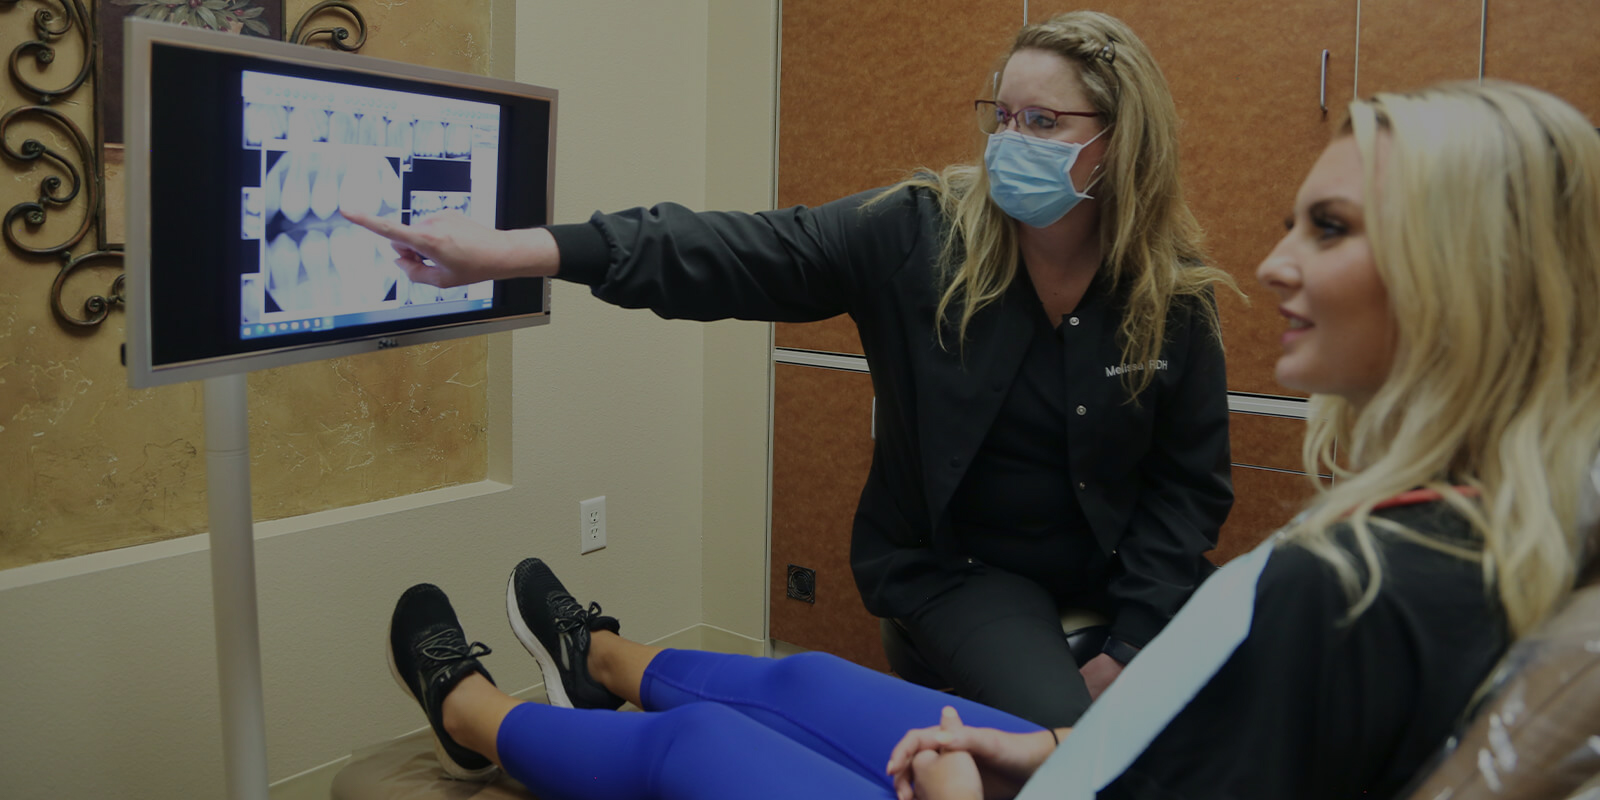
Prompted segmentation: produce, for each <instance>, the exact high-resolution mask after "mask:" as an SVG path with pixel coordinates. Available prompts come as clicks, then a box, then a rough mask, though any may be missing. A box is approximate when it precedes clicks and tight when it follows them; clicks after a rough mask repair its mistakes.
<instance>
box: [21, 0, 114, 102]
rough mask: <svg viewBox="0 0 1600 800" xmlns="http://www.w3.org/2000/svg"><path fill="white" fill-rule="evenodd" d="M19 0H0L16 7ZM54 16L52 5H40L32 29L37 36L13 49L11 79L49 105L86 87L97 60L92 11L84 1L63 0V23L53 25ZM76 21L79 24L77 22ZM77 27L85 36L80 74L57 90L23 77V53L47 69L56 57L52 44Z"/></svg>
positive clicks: (41, 67) (34, 16)
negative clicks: (46, 6)
mask: <svg viewBox="0 0 1600 800" xmlns="http://www.w3.org/2000/svg"><path fill="white" fill-rule="evenodd" d="M17 2H18V0H0V5H6V6H15V5H16V4H17ZM55 19H56V13H55V12H54V11H52V10H50V9H49V8H41V9H39V10H37V11H35V12H33V32H34V35H35V36H37V37H38V38H36V39H33V40H31V41H27V42H23V43H22V44H19V45H17V46H16V48H15V49H14V50H12V51H11V81H12V82H13V83H15V84H16V85H17V86H18V87H20V88H21V89H22V90H23V91H24V92H28V93H30V94H32V95H34V96H36V97H38V98H39V102H40V103H43V104H49V103H51V102H52V101H54V100H55V99H56V98H57V97H62V96H65V95H69V94H72V93H73V92H76V91H77V90H78V88H79V87H81V86H83V82H84V81H86V80H88V79H89V70H90V69H92V68H93V67H94V59H93V58H92V54H93V52H94V38H93V35H92V31H91V30H90V28H89V14H88V12H87V11H85V10H84V7H83V3H82V2H79V0H72V2H71V3H70V4H69V3H62V4H61V23H60V25H58V26H52V25H51V24H50V23H52V22H54V21H55ZM75 22H76V23H78V24H76V25H75V24H74V23H75ZM74 28H76V29H77V30H78V32H79V33H80V34H82V35H83V37H84V38H83V52H84V58H83V66H82V67H80V68H79V69H78V74H77V75H76V76H74V77H73V79H72V81H71V82H70V83H68V84H67V85H66V86H62V87H60V88H57V89H46V88H44V87H42V86H37V85H35V84H33V83H31V82H30V81H29V80H28V79H27V78H24V77H23V76H22V66H21V65H22V58H23V56H26V55H29V54H32V55H33V62H34V64H36V65H37V66H38V67H39V69H40V70H44V69H45V68H47V67H49V66H50V65H51V64H52V63H54V62H55V60H56V49H55V47H54V45H53V44H52V43H53V42H55V41H56V40H58V39H60V38H61V37H63V36H66V35H67V33H68V32H69V31H71V30H73V29H74Z"/></svg>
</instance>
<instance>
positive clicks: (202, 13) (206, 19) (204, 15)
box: [191, 6, 222, 31]
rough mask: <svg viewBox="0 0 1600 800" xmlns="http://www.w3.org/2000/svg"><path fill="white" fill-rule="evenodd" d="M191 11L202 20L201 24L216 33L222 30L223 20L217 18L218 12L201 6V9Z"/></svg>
mask: <svg viewBox="0 0 1600 800" xmlns="http://www.w3.org/2000/svg"><path fill="white" fill-rule="evenodd" d="M191 10H192V11H193V12H194V15H195V17H196V18H198V19H199V20H200V24H202V25H204V26H206V27H207V28H209V29H211V30H214V31H215V30H221V29H222V20H220V19H218V18H217V12H215V11H212V10H211V9H209V8H206V7H205V6H200V7H199V8H195V9H191Z"/></svg>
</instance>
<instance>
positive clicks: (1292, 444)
mask: <svg viewBox="0 0 1600 800" xmlns="http://www.w3.org/2000/svg"><path fill="white" fill-rule="evenodd" d="M1305 438H1306V421H1305V420H1303V419H1294V418H1292V417H1270V416H1266V415H1264V414H1243V413H1240V412H1237V411H1236V412H1234V413H1232V414H1229V415H1228V439H1229V444H1230V445H1231V446H1232V448H1233V463H1235V464H1243V465H1246V466H1252V467H1267V468H1268V469H1286V470H1291V471H1294V472H1299V471H1301V469H1303V465H1302V464H1301V463H1300V443H1301V442H1303V441H1305Z"/></svg>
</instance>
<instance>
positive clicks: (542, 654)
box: [506, 558, 623, 709]
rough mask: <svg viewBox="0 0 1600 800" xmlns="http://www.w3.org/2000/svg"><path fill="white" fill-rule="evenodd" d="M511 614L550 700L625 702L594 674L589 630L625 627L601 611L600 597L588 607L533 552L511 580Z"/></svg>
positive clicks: (584, 704)
mask: <svg viewBox="0 0 1600 800" xmlns="http://www.w3.org/2000/svg"><path fill="white" fill-rule="evenodd" d="M506 616H508V617H510V618H511V629H512V630H513V631H516V634H517V638H518V639H519V640H521V641H522V646H523V647H526V648H528V652H529V653H532V654H533V657H534V658H535V659H538V661H539V669H540V670H541V671H542V672H544V688H545V692H546V693H547V694H549V696H550V705H553V706H564V707H566V708H611V709H614V708H617V707H619V706H621V705H622V703H623V699H622V698H620V697H618V696H616V695H614V694H612V693H611V692H610V691H608V690H607V689H606V687H604V686H601V685H600V682H599V681H596V680H595V679H594V678H593V677H591V676H590V675H589V632H590V631H598V630H607V631H611V632H612V633H617V632H619V631H620V630H621V629H622V626H621V625H619V624H618V623H617V620H616V619H615V618H614V617H605V616H601V615H600V604H599V603H590V604H589V608H588V609H587V610H585V609H584V607H583V606H581V605H579V604H578V601H577V600H575V599H573V597H572V595H571V594H569V593H568V592H567V589H566V587H564V586H562V585H561V581H560V580H557V579H556V576H555V573H553V572H551V571H550V568H549V567H547V566H545V563H544V562H543V561H540V560H539V559H537V558H529V559H526V560H524V561H523V562H522V563H521V564H518V565H517V568H516V569H514V570H512V571H511V580H510V581H507V583H506Z"/></svg>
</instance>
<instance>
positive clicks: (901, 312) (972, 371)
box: [550, 188, 1233, 646]
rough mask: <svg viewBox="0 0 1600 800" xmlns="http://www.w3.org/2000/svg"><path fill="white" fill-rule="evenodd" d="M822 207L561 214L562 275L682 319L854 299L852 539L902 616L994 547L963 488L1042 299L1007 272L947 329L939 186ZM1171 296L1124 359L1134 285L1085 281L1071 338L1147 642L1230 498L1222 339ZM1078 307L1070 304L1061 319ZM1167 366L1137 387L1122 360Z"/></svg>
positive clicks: (789, 312) (1125, 605) (1084, 428)
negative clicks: (863, 449) (966, 518)
mask: <svg viewBox="0 0 1600 800" xmlns="http://www.w3.org/2000/svg"><path fill="white" fill-rule="evenodd" d="M874 194H875V193H866V194H860V195H855V196H852V197H848V198H845V199H843V200H838V201H835V202H832V203H828V204H825V205H822V206H818V207H816V208H806V207H796V208H789V209H782V210H777V211H766V212H761V213H759V214H742V213H723V212H703V213H694V212H691V211H689V210H688V209H686V208H683V207H682V206H678V205H674V204H664V205H660V206H655V207H653V208H649V209H644V208H639V209H633V210H631V211H625V212H622V213H620V214H610V215H606V214H596V215H595V216H594V217H593V218H592V219H591V220H590V221H589V222H588V223H587V224H578V225H556V226H552V227H551V228H550V232H551V233H552V234H553V235H554V236H555V239H556V242H557V245H558V246H559V248H560V250H561V272H560V275H559V277H561V278H563V279H566V280H571V281H576V282H579V283H584V284H588V285H589V286H590V287H591V288H592V291H593V293H594V295H595V296H596V297H598V298H600V299H601V300H605V301H607V302H610V303H614V304H616V305H620V306H625V307H629V308H650V309H652V310H654V311H655V312H656V313H657V314H659V315H661V316H663V317H669V318H685V319H700V320H709V319H724V318H730V317H731V318H738V319H758V320H770V321H787V322H804V321H812V320H820V319H826V318H828V317H832V316H835V315H837V314H841V313H847V314H849V315H850V316H851V318H852V319H854V321H855V323H856V328H857V330H858V331H859V332H860V334H861V342H862V346H863V347H864V349H865V352H866V357H867V364H868V366H869V368H870V369H871V374H872V384H873V389H874V391H875V392H876V394H877V401H878V438H877V440H876V442H875V443H874V448H873V459H872V467H871V470H870V471H869V473H868V476H867V484H866V486H865V488H863V489H862V493H861V502H860V505H859V506H858V507H857V510H856V517H855V524H854V535H853V537H852V539H851V553H850V555H851V565H852V567H853V570H854V572H855V578H856V585H857V588H859V589H860V591H861V596H862V599H863V601H864V602H865V604H866V607H867V610H868V611H870V612H871V613H873V614H876V615H878V616H881V617H907V616H911V612H912V611H913V610H914V609H916V608H918V607H920V606H921V605H922V604H923V603H925V602H926V601H927V600H928V599H929V598H931V597H933V596H934V595H936V594H938V593H939V592H941V591H943V590H945V589H947V588H949V587H952V586H954V585H956V584H957V583H958V582H959V581H960V580H961V576H962V575H963V574H964V573H965V572H967V571H969V570H974V569H982V568H983V567H982V566H981V564H968V563H967V561H966V558H965V557H964V556H963V554H962V553H961V552H960V548H959V546H958V543H957V541H956V537H955V536H954V534H953V524H952V520H951V517H950V513H949V511H950V500H951V496H952V495H953V494H954V493H955V490H956V487H957V486H959V485H960V484H961V481H962V479H963V478H964V477H965V475H966V472H967V467H968V465H969V464H971V463H972V460H973V457H974V456H975V455H976V454H977V452H978V448H979V446H980V445H981V444H982V442H983V440H984V438H985V436H986V434H987V433H988V431H989V429H990V426H991V423H992V422H993V421H994V419H995V417H996V415H997V414H998V413H999V411H1000V406H1001V403H1002V402H1003V401H1004V399H1005V396H1006V390H1007V389H1008V388H1009V387H1010V386H1011V385H1012V383H1013V382H1014V380H1015V378H1016V375H1017V371H1018V369H1019V367H1020V365H1021V363H1022V360H1023V356H1024V354H1025V353H1026V352H1027V349H1028V344H1029V342H1030V340H1031V339H1032V333H1033V330H1034V329H1033V323H1032V320H1033V316H1034V315H1036V314H1037V313H1038V311H1037V308H1038V306H1039V300H1038V297H1037V296H1035V295H1033V293H1032V292H1026V293H1024V292H1023V291H1021V290H1020V288H1019V283H1020V282H1017V283H1014V284H1013V286H1012V287H1011V291H1008V292H1007V293H1006V294H1005V295H1004V296H1003V297H1002V298H1001V299H1000V300H998V301H996V302H995V303H994V304H992V305H990V306H987V307H985V308H984V309H983V310H981V311H980V312H979V313H978V314H976V315H975V316H974V317H973V319H972V322H971V325H970V327H969V329H968V335H967V341H966V342H965V344H964V347H963V346H958V345H957V344H956V343H955V342H954V339H955V333H954V331H951V332H949V333H948V334H947V336H946V340H947V341H950V342H951V346H950V347H949V348H943V347H940V346H939V344H938V343H937V341H936V340H935V335H934V310H935V308H936V307H937V305H938V302H939V298H940V295H941V294H942V283H941V281H940V279H939V276H938V275H936V264H937V261H938V255H939V248H940V246H941V244H942V241H943V237H944V234H945V232H946V230H947V225H946V222H945V219H944V217H943V216H942V215H941V214H940V212H939V205H938V201H937V199H936V198H935V197H934V196H933V194H932V193H931V192H929V191H927V190H923V189H912V188H900V189H897V190H895V191H894V192H892V193H891V194H890V195H889V196H888V197H886V198H885V199H883V200H882V201H880V202H877V203H868V202H867V201H868V200H869V199H870V198H871V197H872V196H873V195H874ZM1201 302H1205V301H1201V300H1199V299H1196V298H1187V299H1183V300H1179V301H1175V302H1174V303H1173V305H1172V308H1171V310H1170V312H1169V314H1168V318H1167V332H1168V333H1167V343H1166V345H1165V347H1164V348H1163V350H1162V354H1161V357H1160V358H1159V359H1157V360H1156V361H1154V362H1152V363H1151V364H1147V365H1126V364H1122V363H1121V362H1122V356H1121V346H1120V345H1119V344H1118V342H1117V336H1116V332H1117V327H1118V325H1119V324H1120V323H1121V303H1120V302H1118V301H1117V298H1116V297H1114V296H1112V295H1110V294H1109V293H1103V294H1101V295H1099V296H1096V297H1086V298H1085V300H1084V302H1083V303H1081V304H1080V305H1079V308H1078V309H1077V310H1076V311H1074V312H1073V316H1074V317H1076V318H1077V320H1078V324H1077V325H1072V328H1073V330H1076V331H1078V332H1079V333H1078V335H1077V336H1075V337H1074V339H1073V340H1072V341H1071V342H1070V344H1069V346H1068V347H1066V349H1065V351H1064V353H1063V357H1062V364H1063V367H1064V369H1065V374H1066V382H1065V389H1066V392H1067V394H1066V395H1065V398H1064V399H1065V401H1066V403H1067V405H1068V407H1069V408H1071V409H1072V411H1071V413H1069V414H1068V416H1067V437H1068V439H1069V440H1070V441H1071V447H1070V448H1069V450H1068V454H1067V458H1068V462H1069V463H1068V466H1067V474H1066V478H1067V487H1068V489H1069V490H1071V491H1073V492H1075V493H1076V495H1077V500H1078V503H1079V505H1080V506H1081V507H1082V510H1083V514H1084V516H1085V518H1087V519H1088V521H1089V528H1090V530H1091V532H1092V533H1093V535H1094V538H1095V541H1096V543H1097V544H1098V545H1099V547H1100V549H1101V551H1102V552H1103V553H1105V554H1106V555H1107V556H1110V555H1111V554H1113V553H1115V554H1117V558H1118V560H1119V561H1120V566H1121V572H1120V573H1119V575H1118V577H1116V578H1114V579H1113V580H1112V581H1111V584H1110V585H1109V586H1108V587H1107V591H1108V593H1109V594H1110V595H1111V596H1112V597H1113V599H1114V601H1115V603H1116V609H1115V619H1114V621H1113V635H1114V636H1115V637H1117V638H1118V639H1120V640H1122V641H1124V642H1127V643H1129V644H1133V645H1136V646H1142V645H1143V644H1144V643H1145V642H1147V641H1149V640H1150V638H1152V637H1153V636H1154V635H1155V634H1156V632H1157V631H1159V630H1160V629H1161V628H1162V626H1164V625H1165V624H1166V623H1167V621H1168V620H1169V619H1171V617H1172V615H1173V614H1174V613H1176V611H1177V609H1178V608H1179V607H1180V606H1181V605H1182V604H1183V602H1184V601H1185V600H1187V599H1188V597H1189V595H1190V594H1191V593H1192V592H1193V591H1194V589H1195V587H1196V586H1197V585H1198V583H1199V581H1200V580H1201V579H1202V578H1203V577H1204V576H1205V575H1206V574H1207V572H1208V562H1206V560H1205V559H1204V557H1203V556H1202V553H1204V552H1205V551H1207V550H1209V549H1211V548H1212V547H1213V546H1215V544H1216V537H1217V529H1218V528H1219V527H1220V526H1221V524H1222V520H1223V519H1224V518H1225V517H1226V516H1227V514H1228V509H1229V508H1230V506H1231V505H1232V503H1233V489H1232V485H1231V483H1230V480H1229V473H1228V468H1229V467H1228V405H1227V380H1226V377H1225V374H1224V366H1223V358H1222V347H1221V342H1220V341H1218V339H1217V337H1216V336H1215V335H1213V334H1212V332H1211V331H1210V330H1209V329H1208V328H1207V327H1206V325H1205V323H1204V322H1203V318H1202V316H1201V315H1200V314H1199V313H1197V312H1198V311H1199V310H1200V308H1199V305H1200V303H1201ZM1068 324H1069V325H1071V322H1070V321H1069V322H1068ZM1130 368H1143V369H1150V370H1152V371H1154V373H1155V377H1154V380H1153V381H1152V383H1151V385H1150V388H1149V389H1147V390H1146V391H1145V392H1144V393H1143V394H1142V395H1141V397H1140V398H1139V403H1138V404H1133V403H1130V402H1128V396H1127V391H1126V389H1125V387H1124V383H1123V381H1122V375H1123V373H1125V372H1126V371H1127V370H1129V369H1130Z"/></svg>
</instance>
